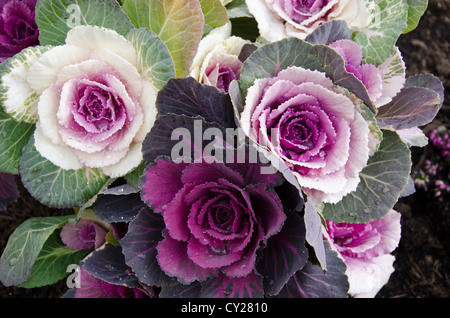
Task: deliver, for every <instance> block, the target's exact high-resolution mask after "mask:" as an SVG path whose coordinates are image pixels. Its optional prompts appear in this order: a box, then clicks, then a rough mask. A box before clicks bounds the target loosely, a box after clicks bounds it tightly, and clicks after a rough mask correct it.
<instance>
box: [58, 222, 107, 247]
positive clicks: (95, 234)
mask: <svg viewBox="0 0 450 318" xmlns="http://www.w3.org/2000/svg"><path fill="white" fill-rule="evenodd" d="M106 234H107V232H106V230H105V229H104V228H103V227H102V226H101V225H100V224H98V223H97V222H94V221H90V220H80V221H78V222H77V223H76V224H72V223H66V224H65V225H64V226H63V228H62V229H61V240H62V241H63V243H64V244H66V245H67V246H68V247H70V248H73V249H76V250H85V249H90V248H92V247H94V248H95V249H97V248H99V247H100V246H102V245H103V244H104V243H105V237H106Z"/></svg>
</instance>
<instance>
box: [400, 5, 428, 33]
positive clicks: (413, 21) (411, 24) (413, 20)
mask: <svg viewBox="0 0 450 318" xmlns="http://www.w3.org/2000/svg"><path fill="white" fill-rule="evenodd" d="M407 1H408V22H407V25H408V26H407V27H406V29H405V30H404V31H403V33H408V32H410V31H412V30H414V29H415V28H416V27H417V25H418V24H419V21H420V18H421V17H422V15H423V14H424V13H425V11H426V10H427V7H428V0H407Z"/></svg>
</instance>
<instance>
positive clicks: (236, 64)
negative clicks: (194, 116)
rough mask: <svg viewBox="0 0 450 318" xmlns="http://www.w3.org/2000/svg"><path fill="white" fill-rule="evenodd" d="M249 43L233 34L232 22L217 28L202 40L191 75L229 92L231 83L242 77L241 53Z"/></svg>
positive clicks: (201, 81) (204, 82)
mask: <svg viewBox="0 0 450 318" xmlns="http://www.w3.org/2000/svg"><path fill="white" fill-rule="evenodd" d="M248 43H250V42H249V41H246V40H244V39H242V38H240V37H237V36H231V23H227V24H225V25H223V26H222V27H219V28H215V29H214V30H212V31H211V32H210V33H209V34H208V35H207V36H205V37H204V38H203V39H202V40H201V41H200V44H199V47H198V51H197V54H196V56H195V57H194V60H193V62H192V66H191V71H190V76H192V77H193V78H195V79H196V80H197V81H198V82H199V83H202V84H206V85H211V86H215V87H217V88H218V89H219V90H221V91H222V92H224V93H228V88H229V86H230V83H231V82H232V81H233V80H238V79H239V77H240V74H241V67H242V61H241V60H240V59H239V54H240V52H241V50H242V47H243V46H244V45H245V44H248Z"/></svg>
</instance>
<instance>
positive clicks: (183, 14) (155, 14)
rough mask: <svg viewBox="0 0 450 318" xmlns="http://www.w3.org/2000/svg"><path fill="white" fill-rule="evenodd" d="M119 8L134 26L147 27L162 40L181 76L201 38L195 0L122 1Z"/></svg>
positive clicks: (201, 20) (201, 19)
mask: <svg viewBox="0 0 450 318" xmlns="http://www.w3.org/2000/svg"><path fill="white" fill-rule="evenodd" d="M122 9H123V10H124V11H125V12H126V13H127V14H128V16H129V17H130V19H131V21H132V22H133V24H134V25H135V26H136V27H137V28H140V27H143V28H149V29H150V30H152V31H153V32H155V33H156V34H157V35H158V36H159V37H160V38H161V40H163V41H164V42H165V43H166V45H167V47H168V49H169V52H170V54H171V55H172V58H173V61H174V63H175V72H176V76H177V77H184V76H185V75H186V74H187V73H188V71H189V67H190V65H191V63H192V59H193V58H194V56H195V54H196V52H197V47H198V44H199V43H200V40H201V38H202V35H203V26H204V16H203V12H202V8H201V6H200V3H199V1H198V0H195V1H192V0H170V1H169V0H155V1H141V0H125V1H124V3H123V5H122Z"/></svg>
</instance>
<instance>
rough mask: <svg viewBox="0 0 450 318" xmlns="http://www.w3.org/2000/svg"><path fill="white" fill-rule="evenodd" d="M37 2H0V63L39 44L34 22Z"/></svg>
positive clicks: (14, 0)
mask: <svg viewBox="0 0 450 318" xmlns="http://www.w3.org/2000/svg"><path fill="white" fill-rule="evenodd" d="M36 1H37V0H22V1H19V0H0V62H3V61H4V60H6V59H7V58H9V57H11V56H13V55H15V54H17V53H19V52H20V51H22V50H23V49H24V48H26V47H29V46H34V45H38V44H39V30H38V27H37V25H36V22H35V20H34V19H35V12H34V9H35V6H36Z"/></svg>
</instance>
